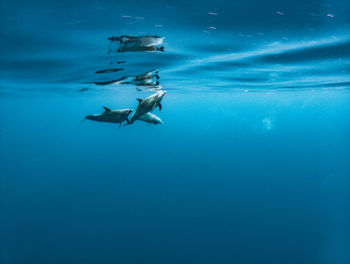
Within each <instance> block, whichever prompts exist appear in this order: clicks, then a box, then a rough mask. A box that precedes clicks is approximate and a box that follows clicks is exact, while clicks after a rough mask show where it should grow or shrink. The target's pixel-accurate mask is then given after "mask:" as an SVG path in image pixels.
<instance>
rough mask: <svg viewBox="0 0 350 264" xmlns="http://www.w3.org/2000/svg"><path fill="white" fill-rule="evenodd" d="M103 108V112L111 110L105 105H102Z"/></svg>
mask: <svg viewBox="0 0 350 264" xmlns="http://www.w3.org/2000/svg"><path fill="white" fill-rule="evenodd" d="M103 109H104V110H105V112H109V111H111V109H109V108H108V107H106V106H103Z"/></svg>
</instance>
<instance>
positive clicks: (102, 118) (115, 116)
mask: <svg viewBox="0 0 350 264" xmlns="http://www.w3.org/2000/svg"><path fill="white" fill-rule="evenodd" d="M103 108H104V109H105V111H104V112H103V113H101V114H95V115H88V116H86V119H89V120H93V121H97V122H108V123H119V127H121V125H122V123H123V121H126V122H127V123H129V119H128V116H129V114H130V113H131V112H132V111H133V110H132V109H118V110H111V109H109V108H108V107H105V106H104V107H103Z"/></svg>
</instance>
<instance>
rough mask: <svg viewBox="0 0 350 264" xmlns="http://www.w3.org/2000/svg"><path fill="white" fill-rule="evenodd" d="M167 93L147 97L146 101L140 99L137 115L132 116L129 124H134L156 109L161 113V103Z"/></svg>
mask: <svg viewBox="0 0 350 264" xmlns="http://www.w3.org/2000/svg"><path fill="white" fill-rule="evenodd" d="M165 93H166V91H159V92H157V93H155V94H152V95H151V96H149V97H147V98H146V99H145V100H142V99H140V98H138V99H137V101H139V105H138V106H137V109H136V111H135V113H134V114H133V115H132V116H131V118H130V122H129V123H128V124H132V123H134V122H135V121H136V120H137V119H139V117H140V116H143V115H144V114H146V113H148V112H152V111H153V110H154V109H155V108H156V107H158V108H159V111H160V110H162V105H161V101H162V99H163V96H164V95H165Z"/></svg>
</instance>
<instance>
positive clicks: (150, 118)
mask: <svg viewBox="0 0 350 264" xmlns="http://www.w3.org/2000/svg"><path fill="white" fill-rule="evenodd" d="M138 120H141V121H144V122H146V123H149V124H154V125H158V124H164V123H163V121H162V119H160V118H159V117H158V116H156V115H155V114H152V113H151V112H148V113H146V114H144V115H142V116H140V117H139V118H138Z"/></svg>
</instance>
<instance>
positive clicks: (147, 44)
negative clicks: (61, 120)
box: [80, 35, 166, 127]
mask: <svg viewBox="0 0 350 264" xmlns="http://www.w3.org/2000/svg"><path fill="white" fill-rule="evenodd" d="M108 40H110V41H111V45H112V43H113V42H119V43H120V47H119V49H118V50H117V52H128V51H134V52H135V51H139V52H144V51H164V47H163V46H161V47H157V45H161V44H162V43H163V40H164V37H159V36H141V37H134V36H128V35H122V36H116V37H115V36H113V37H110V38H108ZM110 50H111V46H110V48H109V51H108V52H109V53H110ZM124 62H125V61H118V62H117V63H118V64H120V63H124ZM122 70H123V68H111V69H103V70H99V71H96V73H98V74H99V73H112V72H117V71H122ZM153 78H156V79H159V75H158V71H157V70H153V71H149V72H145V73H143V74H141V75H136V76H124V77H121V78H119V79H115V80H110V81H102V82H92V83H93V84H95V85H108V84H134V85H136V86H143V87H150V88H155V89H161V88H162V87H161V86H159V81H156V82H155V81H153ZM84 89H86V90H87V88H84ZM86 90H84V91H86ZM80 91H83V89H82V90H80ZM165 94H166V91H159V92H156V93H154V94H152V95H151V96H149V97H147V98H146V99H140V98H138V99H137V101H138V103H139V104H138V106H137V108H136V110H135V112H133V109H131V108H128V109H115V110H111V109H110V108H108V107H106V106H103V108H104V112H103V113H100V114H93V115H88V116H86V119H88V120H92V121H97V122H107V123H116V124H119V127H121V126H122V123H123V122H124V121H125V122H126V124H124V126H126V125H131V124H133V123H134V122H135V121H137V120H140V121H143V122H146V123H149V124H154V125H158V124H163V121H162V120H161V119H160V118H159V117H158V116H156V115H155V114H153V113H152V112H153V110H154V109H156V108H159V111H160V110H162V104H161V102H162V99H163V97H164V95H165ZM132 112H133V114H132V115H131V117H130V119H129V115H130V114H131V113H132Z"/></svg>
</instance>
